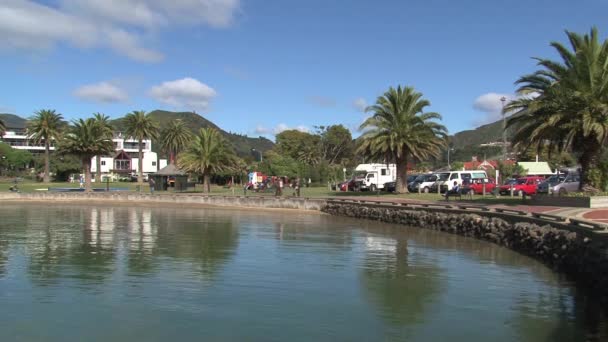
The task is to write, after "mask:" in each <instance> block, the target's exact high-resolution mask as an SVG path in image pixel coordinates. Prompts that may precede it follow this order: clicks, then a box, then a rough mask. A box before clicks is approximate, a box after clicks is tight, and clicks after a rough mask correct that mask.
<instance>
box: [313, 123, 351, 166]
mask: <svg viewBox="0 0 608 342" xmlns="http://www.w3.org/2000/svg"><path fill="white" fill-rule="evenodd" d="M318 134H319V136H320V137H321V158H322V159H324V160H327V162H328V163H329V164H341V163H342V162H343V160H344V159H348V160H350V159H352V157H353V137H352V135H351V134H350V131H349V130H348V129H347V128H346V127H344V126H342V125H331V126H327V127H325V126H319V127H318Z"/></svg>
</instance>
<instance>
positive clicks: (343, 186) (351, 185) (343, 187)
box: [338, 178, 363, 191]
mask: <svg viewBox="0 0 608 342" xmlns="http://www.w3.org/2000/svg"><path fill="white" fill-rule="evenodd" d="M362 184H363V179H362V178H353V179H349V180H347V181H346V182H342V183H340V184H338V188H339V189H340V191H361V189H362Z"/></svg>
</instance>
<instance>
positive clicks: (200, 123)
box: [112, 110, 274, 157]
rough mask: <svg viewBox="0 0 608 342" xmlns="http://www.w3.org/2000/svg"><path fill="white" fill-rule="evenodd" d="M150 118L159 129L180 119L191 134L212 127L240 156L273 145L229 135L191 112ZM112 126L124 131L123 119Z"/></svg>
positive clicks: (154, 113) (155, 113)
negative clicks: (155, 122)
mask: <svg viewBox="0 0 608 342" xmlns="http://www.w3.org/2000/svg"><path fill="white" fill-rule="evenodd" d="M150 116H151V117H152V118H153V119H155V120H156V121H158V123H159V127H161V128H162V127H165V126H167V124H168V123H169V122H171V121H173V120H177V119H181V120H182V121H184V123H185V124H186V126H187V127H190V130H191V131H192V132H193V133H196V132H198V130H199V129H201V128H205V127H212V128H215V129H217V130H219V131H220V132H221V133H222V134H223V135H224V137H225V138H226V139H227V140H228V141H229V142H230V143H231V144H232V146H233V147H234V149H235V151H236V153H237V154H238V155H239V156H241V157H245V156H253V155H252V153H251V149H256V150H257V151H262V152H264V151H267V150H270V149H271V148H272V147H273V146H274V143H273V142H272V141H271V140H269V139H266V138H264V137H258V138H251V137H248V136H246V135H240V134H235V133H230V132H226V131H224V130H222V129H221V128H219V127H218V126H217V125H216V124H214V123H213V122H211V121H209V120H207V119H205V118H204V117H202V116H200V115H198V114H196V113H192V112H169V111H165V110H155V111H152V112H150ZM112 125H113V126H114V127H115V128H116V129H117V130H119V131H123V130H124V124H123V118H120V119H116V120H112ZM152 146H153V149H154V150H155V151H156V152H158V150H159V144H158V143H156V142H153V144H152Z"/></svg>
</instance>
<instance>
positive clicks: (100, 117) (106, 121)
mask: <svg viewBox="0 0 608 342" xmlns="http://www.w3.org/2000/svg"><path fill="white" fill-rule="evenodd" d="M93 119H94V120H95V123H96V124H97V125H98V126H99V129H100V131H101V134H102V135H103V136H104V137H107V138H109V139H110V140H111V139H112V137H113V134H114V129H113V128H112V125H110V117H109V116H107V115H105V114H102V113H95V114H93ZM110 152H111V151H110ZM95 163H96V165H95V167H96V168H95V170H97V172H95V182H96V183H97V184H99V183H100V182H101V155H97V156H95Z"/></svg>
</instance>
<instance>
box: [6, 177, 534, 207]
mask: <svg viewBox="0 0 608 342" xmlns="http://www.w3.org/2000/svg"><path fill="white" fill-rule="evenodd" d="M11 186H13V183H12V182H3V183H0V192H5V191H9V188H10V187H11ZM109 186H110V188H128V189H129V191H136V187H137V183H131V182H112V183H109ZM18 187H19V190H20V191H21V192H35V191H46V190H47V189H48V188H78V187H79V184H78V183H68V182H53V183H38V182H35V183H28V182H19V183H18ZM105 187H106V183H100V184H96V183H93V188H104V189H105ZM141 190H142V192H149V188H148V184H147V183H146V184H143V186H142V187H141ZM171 192H172V191H167V192H164V191H157V192H156V193H171ZM202 192H203V185H200V184H197V186H196V188H195V189H194V190H191V191H188V193H202ZM233 194H234V195H237V196H243V188H242V187H240V186H238V185H237V186H236V187H234V188H226V187H222V186H216V185H213V186H212V187H211V193H210V195H224V196H229V195H233ZM247 196H274V191H266V192H255V191H247ZM283 196H287V197H289V196H293V190H292V189H290V188H286V189H285V190H284V191H283ZM300 196H301V197H311V198H328V197H368V198H369V197H372V198H378V199H385V200H390V199H394V198H399V199H411V200H422V201H445V199H444V198H443V197H442V196H441V195H438V194H418V193H410V194H394V193H386V192H378V193H371V192H336V191H331V190H328V189H327V188H326V187H312V188H302V189H301V191H300ZM463 201H464V197H463ZM466 201H470V200H466ZM472 202H473V203H476V204H505V205H518V204H523V203H524V202H523V201H522V199H521V198H519V197H512V198H511V197H494V196H491V195H487V196H485V197H483V196H481V195H475V196H473V200H472Z"/></svg>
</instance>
